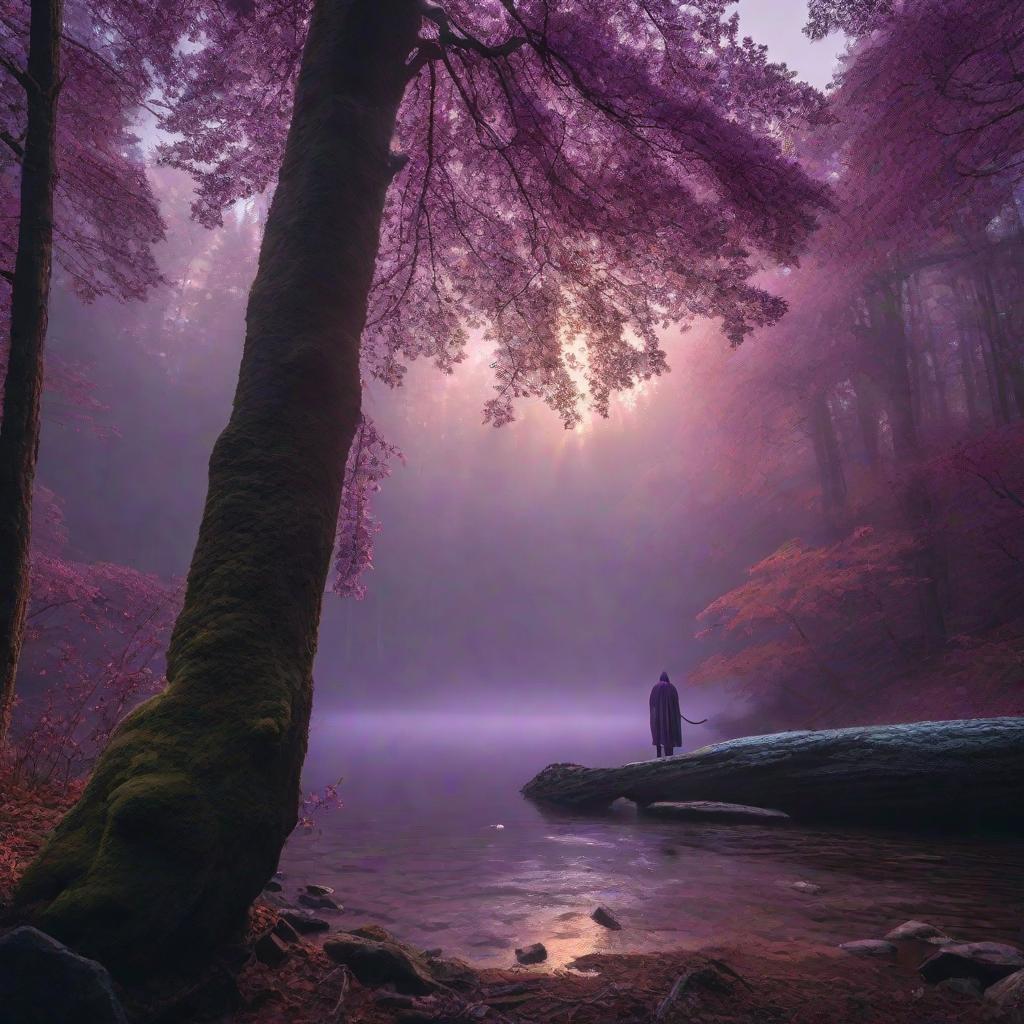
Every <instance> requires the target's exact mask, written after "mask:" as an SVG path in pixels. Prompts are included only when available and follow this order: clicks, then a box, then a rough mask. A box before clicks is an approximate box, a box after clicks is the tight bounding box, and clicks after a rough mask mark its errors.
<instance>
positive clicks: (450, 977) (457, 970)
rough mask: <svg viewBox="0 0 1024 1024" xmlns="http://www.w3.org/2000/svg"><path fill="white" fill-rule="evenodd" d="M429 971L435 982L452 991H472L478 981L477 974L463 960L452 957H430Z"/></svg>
mask: <svg viewBox="0 0 1024 1024" xmlns="http://www.w3.org/2000/svg"><path fill="white" fill-rule="evenodd" d="M429 969H430V976H431V977H432V978H433V979H434V980H435V981H438V982H440V983H441V984H442V985H447V986H448V988H452V989H460V990H466V989H474V988H476V987H477V984H478V983H479V980H480V978H479V975H478V974H477V972H476V971H475V970H474V969H473V968H472V967H471V966H470V965H469V964H467V963H466V961H465V960H459V959H458V958H457V957H453V956H452V957H432V958H431V960H430V964H429Z"/></svg>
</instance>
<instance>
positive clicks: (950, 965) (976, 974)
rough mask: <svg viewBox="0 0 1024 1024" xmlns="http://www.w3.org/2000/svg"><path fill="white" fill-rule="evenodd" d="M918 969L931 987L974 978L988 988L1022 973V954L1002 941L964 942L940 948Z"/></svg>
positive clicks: (1023, 960)
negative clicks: (947, 981)
mask: <svg viewBox="0 0 1024 1024" xmlns="http://www.w3.org/2000/svg"><path fill="white" fill-rule="evenodd" d="M918 970H919V971H920V973H921V977H922V978H924V980H925V981H929V982H931V983H932V984H933V985H936V984H938V983H939V982H940V981H945V980H946V979H947V978H975V979H976V980H977V981H978V982H979V983H980V984H981V987H982V988H986V989H987V988H988V987H989V985H994V984H995V983H996V982H997V981H1001V980H1002V979H1003V978H1005V977H1007V976H1008V975H1011V974H1014V973H1015V972H1017V971H1020V970H1024V953H1021V951H1020V950H1019V949H1017V948H1016V947H1015V946H1007V945H1005V944H1004V943H1002V942H963V943H960V944H959V945H955V946H943V947H942V948H941V949H940V950H939V951H938V953H936V954H935V955H934V956H930V957H929V958H928V959H927V960H925V962H924V963H923V964H921V966H920V968H918Z"/></svg>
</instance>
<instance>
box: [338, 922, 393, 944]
mask: <svg viewBox="0 0 1024 1024" xmlns="http://www.w3.org/2000/svg"><path fill="white" fill-rule="evenodd" d="M348 934H349V935H357V936H358V937H359V938H361V939H373V941H374V942H398V939H396V938H395V937H394V935H392V934H391V932H389V931H388V930H387V928H381V926H380V925H379V924H361V925H360V926H359V927H358V928H349V929H348ZM399 944H400V943H399Z"/></svg>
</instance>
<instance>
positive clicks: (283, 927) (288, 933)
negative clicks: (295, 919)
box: [271, 917, 299, 942]
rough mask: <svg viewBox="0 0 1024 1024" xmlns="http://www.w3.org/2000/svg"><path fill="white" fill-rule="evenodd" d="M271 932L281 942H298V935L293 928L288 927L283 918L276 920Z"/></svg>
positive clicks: (291, 926)
mask: <svg viewBox="0 0 1024 1024" xmlns="http://www.w3.org/2000/svg"><path fill="white" fill-rule="evenodd" d="M271 930H272V931H273V933H274V934H275V935H276V936H277V937H278V938H279V939H280V940H281V941H282V942H298V941H299V933H298V932H297V931H296V930H295V928H294V926H293V925H290V924H289V923H288V922H287V921H286V920H285V919H284V918H283V917H279V918H278V919H277V922H276V923H275V925H274V927H273V928H272V929H271Z"/></svg>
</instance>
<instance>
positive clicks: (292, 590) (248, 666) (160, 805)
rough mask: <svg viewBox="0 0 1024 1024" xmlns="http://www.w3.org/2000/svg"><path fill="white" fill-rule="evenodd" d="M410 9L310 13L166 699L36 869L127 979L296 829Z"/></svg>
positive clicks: (49, 905) (54, 915) (234, 901)
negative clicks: (324, 607)
mask: <svg viewBox="0 0 1024 1024" xmlns="http://www.w3.org/2000/svg"><path fill="white" fill-rule="evenodd" d="M419 21H420V16H419V13H418V10H417V7H416V4H415V0H318V2H317V3H316V6H315V9H314V13H313V17H312V21H311V25H310V29H309V36H308V40H307V43H306V48H305V53H304V55H303V62H302V68H301V71H300V75H299V81H298V85H297V89H296V96H295V107H294V113H293V118H292V125H291V129H290V133H289V137H288V142H287V145H286V150H285V156H284V161H283V164H282V167H281V172H280V176H279V182H278V187H277V191H276V193H275V196H274V200H273V204H272V206H271V209H270V213H269V215H268V218H267V226H266V232H265V235H264V239H263V244H262V248H261V251H260V259H259V268H258V271H257V275H256V279H255V282H254V284H253V287H252V291H251V293H250V297H249V305H248V310H247V314H246V340H245V348H244V353H243V357H242V365H241V370H240V374H239V383H238V390H237V392H236V395H235V401H234V407H233V410H232V413H231V418H230V422H229V423H228V425H227V427H226V428H225V430H224V432H223V433H222V434H221V436H220V438H219V439H218V440H217V443H216V445H215V447H214V450H213V454H212V456H211V459H210V476H209V491H208V495H207V500H206V507H205V510H204V514H203V520H202V525H201V528H200V532H199V540H198V543H197V546H196V550H195V554H194V557H193V561H192V566H191V570H190V572H189V579H188V587H187V592H186V597H185V603H184V608H183V610H182V612H181V615H180V617H179V619H178V622H177V624H176V626H175V630H174V634H173V636H172V639H171V644H170V649H169V652H168V659H167V674H168V679H169V686H168V688H167V690H166V691H165V692H164V693H163V694H162V695H160V696H159V697H156V698H155V699H153V700H151V701H149V702H147V703H146V704H144V705H143V706H142V707H141V708H139V709H138V710H137V711H136V712H134V713H133V714H132V715H131V716H129V718H128V719H127V720H126V721H125V722H124V724H123V725H122V726H121V727H120V728H119V730H118V731H117V733H116V734H115V735H114V737H113V739H112V740H111V742H110V745H109V746H108V747H107V749H106V751H105V752H104V754H103V756H102V757H101V759H100V761H99V763H98V764H97V766H96V769H95V771H94V773H93V775H92V778H91V779H90V781H89V784H88V787H87V789H86V791H85V793H84V795H83V797H82V799H81V800H80V801H79V803H78V804H77V805H76V806H75V807H74V808H73V809H72V811H71V812H70V813H69V814H68V816H67V817H66V818H65V819H64V821H63V822H62V823H61V825H60V826H59V827H58V829H57V831H56V833H55V834H54V836H53V837H52V839H51V840H50V842H49V843H48V844H47V846H46V847H45V848H44V849H43V851H42V852H41V854H40V856H39V857H38V858H37V860H36V861H35V863H34V864H33V865H32V866H31V867H30V868H29V870H28V872H27V873H26V875H25V877H24V879H23V881H22V884H21V887H20V889H19V891H18V893H17V896H16V899H17V901H18V905H19V906H20V907H21V908H23V911H24V912H25V916H27V917H28V919H29V920H30V921H32V922H33V923H35V924H37V925H38V926H39V927H41V928H43V929H44V930H46V931H48V932H50V933H51V934H53V935H55V936H56V937H58V938H60V939H62V940H63V941H65V942H68V943H69V944H70V945H72V946H74V947H75V948H76V949H79V950H81V951H83V952H85V953H87V954H89V955H92V956H95V957H97V958H98V959H100V960H101V961H102V962H103V963H104V964H106V965H107V966H108V967H109V968H111V969H112V970H113V971H114V972H115V973H117V974H118V975H119V976H120V977H122V978H127V979H129V980H130V979H132V978H134V977H138V976H140V975H144V974H146V973H148V972H149V971H151V970H153V969H154V968H155V967H159V968H160V969H161V970H163V971H167V970H168V969H173V968H175V967H185V966H186V965H187V964H188V963H190V962H192V961H195V960H202V959H203V958H204V957H207V956H208V955H209V953H210V951H211V950H213V949H215V948H216V947H217V946H219V945H221V944H223V943H224V942H225V941H227V940H228V939H230V938H231V936H232V935H233V934H234V933H235V932H236V930H238V929H240V928H241V926H242V925H243V923H244V921H245V917H246V912H247V910H248V907H249V905H250V904H251V902H252V900H253V899H254V898H255V897H256V896H257V894H258V893H259V892H260V890H261V889H262V888H263V886H264V884H265V883H266V881H267V880H268V879H269V878H270V877H271V875H272V874H273V872H274V871H275V869H276V867H277V861H278V857H279V855H280V852H281V848H282V846H283V845H284V842H285V840H286V839H287V837H288V834H289V833H290V832H291V830H292V829H293V828H294V826H295V823H296V820H297V813H298V800H299V778H300V772H301V768H302V762H303V759H304V756H305V751H306V739H307V729H308V724H309V713H310V703H311V698H312V668H313V658H314V653H315V650H316V642H317V628H318V625H319V619H320V605H321V598H322V595H323V591H324V585H325V582H326V576H327V572H328V568H329V562H330V555H331V549H332V545H333V541H334V534H335V524H336V519H337V514H338V506H339V502H340V496H341V485H342V475H343V468H344V465H345V460H346V457H347V454H348V449H349V445H350V443H351V441H352V437H353V434H354V431H355V429H356V427H357V424H358V419H359V415H360V377H359V349H360V337H361V334H362V330H363V326H364V322H365V318H366V308H367V296H368V292H369V289H370V285H371V283H372V278H373V271H374V262H375V257H376V252H377V247H378V244H379V234H380V223H381V217H382V213H383V206H384V197H385V192H386V191H387V187H388V185H389V183H390V180H391V176H392V173H393V167H394V162H393V159H392V155H391V152H390V145H391V137H392V133H393V130H394V124H395V118H396V114H397V110H398V106H399V103H400V101H401V98H402V94H403V91H404V89H405V84H406V74H407V72H406V68H405V61H406V59H407V57H408V55H409V54H410V52H411V51H412V49H413V48H414V47H415V45H416V34H417V29H418V26H419Z"/></svg>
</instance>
